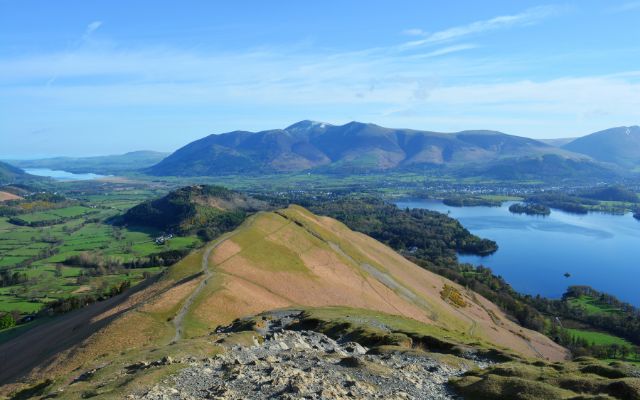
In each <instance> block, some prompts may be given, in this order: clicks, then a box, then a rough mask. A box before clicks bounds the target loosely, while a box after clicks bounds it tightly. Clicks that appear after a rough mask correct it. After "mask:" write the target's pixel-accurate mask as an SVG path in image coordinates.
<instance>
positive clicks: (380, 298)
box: [0, 206, 568, 398]
mask: <svg viewBox="0 0 640 400" xmlns="http://www.w3.org/2000/svg"><path fill="white" fill-rule="evenodd" d="M125 295H126V296H124V297H123V298H121V299H120V300H118V299H115V300H113V303H111V305H110V306H109V307H107V306H101V307H100V308H98V309H97V311H94V312H91V308H88V309H84V310H80V311H79V312H77V313H75V314H73V313H72V314H70V315H68V316H65V317H63V318H66V319H65V320H64V321H62V322H61V323H59V324H58V325H59V326H57V327H56V326H54V327H50V326H46V325H45V326H43V327H41V329H40V328H36V329H34V330H32V331H31V332H28V333H26V334H24V335H22V336H21V337H19V338H17V339H16V340H14V341H10V342H8V343H5V344H3V345H2V346H0V353H1V354H3V356H2V357H3V360H2V361H3V365H5V366H11V367H8V368H3V371H2V373H0V381H1V382H2V383H3V384H5V386H4V388H3V390H5V391H8V390H11V389H15V388H16V387H17V385H19V382H22V381H23V378H21V376H25V374H27V375H26V376H28V379H29V380H30V381H31V382H32V384H33V383H37V382H44V383H46V385H45V386H46V387H47V391H51V390H63V391H65V393H67V395H68V396H70V397H69V398H73V396H71V393H80V392H81V391H83V390H84V391H86V390H88V389H87V387H91V388H93V389H92V390H94V391H98V392H105V393H106V392H109V391H111V392H113V393H119V394H118V395H120V394H122V391H136V390H143V389H144V388H145V387H147V388H148V386H149V385H151V384H152V383H154V382H157V381H158V380H159V379H160V378H161V377H160V376H158V375H157V374H160V372H157V374H156V373H155V372H154V374H156V375H153V374H151V372H152V371H151V370H149V371H147V372H145V374H146V373H149V374H151V375H140V376H137V377H136V379H135V380H134V379H132V378H131V375H129V372H126V371H128V369H127V368H129V369H131V368H134V367H131V365H137V364H136V363H139V362H140V360H149V359H158V358H162V357H164V356H170V357H173V358H176V357H178V358H180V357H207V356H208V355H211V354H214V353H216V352H219V351H220V347H219V345H218V344H216V343H218V342H217V341H218V340H223V339H224V338H225V337H226V336H224V337H218V336H216V334H213V332H214V330H215V329H216V327H219V326H224V325H228V324H231V323H232V322H233V321H234V320H237V319H238V318H244V317H249V316H252V315H255V314H259V313H262V312H265V311H269V310H278V309H297V310H307V311H308V312H309V313H313V312H314V310H333V311H332V312H333V313H334V314H336V313H338V314H340V315H341V316H342V317H345V318H348V317H351V318H354V321H360V322H362V321H364V320H365V319H367V318H369V319H370V318H373V317H372V316H374V317H375V318H380V317H381V316H385V315H386V316H388V317H385V318H388V319H389V318H392V317H391V316H396V317H393V318H401V319H402V321H405V322H403V323H402V324H403V326H407V324H410V325H411V326H419V327H420V328H419V329H420V331H421V332H422V333H421V335H422V336H421V339H420V343H422V345H421V346H424V347H425V348H428V347H433V348H443V347H446V348H448V349H453V348H457V349H459V350H456V351H457V352H458V353H457V354H467V353H469V354H472V353H473V352H477V351H480V352H483V354H484V353H487V352H496V351H497V352H498V353H501V354H505V355H506V354H513V355H519V356H520V357H525V358H531V359H540V360H551V361H560V360H564V359H565V358H566V357H567V355H568V354H567V352H566V350H565V349H564V348H562V347H560V346H558V345H556V344H555V343H553V342H552V341H551V340H550V339H548V338H547V337H545V336H543V335H541V334H539V333H537V332H533V331H529V330H527V329H524V328H522V327H520V326H519V325H517V324H516V323H514V322H512V321H511V320H510V319H509V318H508V317H507V316H506V315H505V314H504V313H503V312H502V311H501V310H500V309H499V308H498V307H497V306H495V305H494V304H492V303H491V302H489V301H488V300H486V299H484V298H482V297H481V296H479V295H477V294H475V293H473V292H471V291H469V290H467V289H465V288H463V287H461V286H459V285H457V284H455V283H453V282H451V281H448V280H447V279H445V278H443V277H441V276H438V275H435V274H433V273H431V272H428V271H426V270H424V269H421V268H419V267H418V266H416V265H415V264H412V263H411V262H409V261H408V260H406V259H405V258H403V257H402V256H400V255H399V254H397V253H395V252H394V251H393V250H391V249H390V248H388V247H386V246H384V245H382V244H381V243H379V242H377V241H375V240H374V239H372V238H370V237H367V236H365V235H363V234H360V233H356V232H353V231H351V230H349V229H348V228H347V227H346V226H344V225H343V224H341V223H339V222H337V221H336V220H333V219H331V218H327V217H318V216H315V215H314V214H312V213H310V212H309V211H307V210H305V209H303V208H301V207H297V206H292V207H289V208H287V209H284V210H279V211H274V212H260V213H258V214H255V215H254V216H252V217H250V218H249V219H247V221H245V223H244V224H243V225H241V226H240V227H239V228H237V229H236V230H235V231H233V232H231V233H228V234H226V235H224V236H223V237H221V238H219V239H218V240H217V241H215V242H212V243H210V244H209V245H208V246H207V247H205V248H203V249H201V250H198V251H196V252H194V253H192V254H191V255H189V256H187V258H185V259H184V260H182V261H181V262H179V263H178V264H176V265H174V266H172V267H171V268H170V269H169V270H168V272H167V273H166V274H165V275H164V276H162V277H161V278H160V279H159V280H158V281H157V282H155V283H150V284H148V285H146V286H145V287H142V288H138V289H137V290H135V289H134V290H132V292H130V293H126V294H125ZM336 307H340V308H336ZM340 310H343V311H340ZM359 310H360V311H359ZM325 313H326V311H325ZM409 321H410V322H409ZM372 324H373V325H374V326H383V325H384V326H387V328H385V329H390V328H388V327H390V326H392V323H391V322H385V323H384V324H381V323H379V322H372V323H371V324H369V325H372ZM341 326H343V325H341ZM212 335H213V336H212ZM44 337H46V338H47V340H46V341H43V340H42V339H43V338H44ZM243 337H244V336H242V335H240V336H239V337H235V339H234V340H241V341H242V340H244V339H242V338H243ZM394 337H396V336H394ZM224 340H228V338H227V339H224ZM52 343H56V345H55V346H53V345H52ZM53 349H55V351H54V350H53ZM21 354H22V355H24V354H29V355H30V357H32V358H30V359H31V363H32V364H31V365H29V362H25V357H22V356H21ZM19 360H20V361H19ZM136 368H137V367H136ZM147 368H148V366H144V365H143V366H141V367H140V369H144V370H145V371H146V369H147ZM172 368H177V366H174V367H172ZM87 371H88V372H87ZM154 371H155V370H154ZM163 371H164V372H163V373H168V372H171V371H173V370H171V368H169V369H168V370H164V369H163ZM134 372H135V371H134ZM134 372H131V373H134ZM85 373H88V374H89V375H90V377H87V376H85V375H84V374H85ZM89 378H90V379H89ZM46 379H53V380H52V381H46ZM70 382H72V383H71V384H70ZM111 392H110V393H111ZM116 398H117V396H116Z"/></svg>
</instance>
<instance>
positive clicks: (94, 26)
mask: <svg viewBox="0 0 640 400" xmlns="http://www.w3.org/2000/svg"><path fill="white" fill-rule="evenodd" d="M101 26H102V21H93V22H92V23H90V24H89V25H87V29H85V31H84V37H89V36H91V35H92V34H93V32H95V31H97V30H98V28H100V27H101Z"/></svg>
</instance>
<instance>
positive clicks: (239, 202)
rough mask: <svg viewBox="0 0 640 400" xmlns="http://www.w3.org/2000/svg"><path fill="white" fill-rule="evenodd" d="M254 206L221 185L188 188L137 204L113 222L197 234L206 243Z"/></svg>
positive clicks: (233, 227)
mask: <svg viewBox="0 0 640 400" xmlns="http://www.w3.org/2000/svg"><path fill="white" fill-rule="evenodd" d="M257 207H258V204H257V202H255V201H252V199H249V198H246V197H245V196H243V195H241V194H240V193H238V192H235V191H232V190H229V189H226V188H223V187H220V186H210V185H199V186H188V187H184V188H181V189H178V190H175V191H173V192H170V193H169V194H167V195H166V196H164V197H161V198H159V199H155V200H150V201H146V202H144V203H142V204H139V205H137V206H135V207H133V208H131V209H130V210H129V211H127V212H126V213H125V215H124V216H123V217H122V219H121V220H120V221H116V222H117V223H118V224H121V225H124V224H127V225H142V226H151V227H155V228H158V229H161V230H163V231H166V232H177V233H181V234H187V233H194V232H197V233H198V234H200V235H201V236H203V238H204V239H205V240H209V239H211V238H214V237H216V236H218V235H219V234H220V233H222V232H227V231H229V230H233V229H235V228H236V227H237V226H238V225H240V224H241V223H242V221H244V219H245V218H246V216H247V212H251V211H254V210H255V209H256V208H257Z"/></svg>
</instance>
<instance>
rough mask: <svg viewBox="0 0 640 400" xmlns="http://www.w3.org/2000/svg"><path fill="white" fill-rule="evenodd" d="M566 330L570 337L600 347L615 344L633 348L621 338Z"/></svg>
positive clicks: (600, 333)
mask: <svg viewBox="0 0 640 400" xmlns="http://www.w3.org/2000/svg"><path fill="white" fill-rule="evenodd" d="M567 330H568V331H569V333H570V334H571V335H572V336H574V337H576V338H581V339H584V340H586V341H587V342H588V343H590V344H595V345H600V346H606V345H612V344H617V345H620V346H628V347H633V344H632V343H630V342H628V341H626V340H624V339H622V338H619V337H617V336H613V335H610V334H608V333H603V332H596V331H587V330H582V329H567Z"/></svg>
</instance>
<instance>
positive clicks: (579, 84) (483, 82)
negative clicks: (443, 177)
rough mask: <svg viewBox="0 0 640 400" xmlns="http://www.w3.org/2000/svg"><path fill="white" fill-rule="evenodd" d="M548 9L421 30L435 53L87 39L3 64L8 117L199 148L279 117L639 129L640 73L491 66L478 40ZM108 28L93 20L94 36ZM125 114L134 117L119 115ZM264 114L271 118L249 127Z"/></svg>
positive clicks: (16, 122)
mask: <svg viewBox="0 0 640 400" xmlns="http://www.w3.org/2000/svg"><path fill="white" fill-rule="evenodd" d="M552 10H554V9H553V8H551V9H546V8H545V9H530V10H526V11H524V12H522V13H519V14H514V15H510V16H509V15H508V16H501V17H495V18H491V19H488V20H484V21H477V22H474V23H471V24H469V25H464V26H459V27H453V28H449V29H445V30H442V31H439V32H435V33H432V34H425V33H424V32H419V34H420V35H422V38H421V40H423V41H424V40H426V41H428V43H429V46H424V47H423V46H420V45H415V46H414V47H411V48H410V49H407V50H398V46H400V45H401V43H398V44H395V45H394V44H391V45H389V46H387V47H379V48H374V49H370V48H367V49H360V50H354V51H351V52H340V51H332V50H327V49H318V48H314V47H305V46H304V45H300V46H288V47H287V46H283V47H262V48H259V49H249V50H242V51H240V50H238V51H234V52H220V51H204V50H197V49H189V50H185V49H180V48H173V47H160V46H146V47H138V48H134V47H131V46H118V45H117V44H113V45H109V46H102V45H100V44H99V43H95V42H94V41H87V42H84V43H82V44H80V45H78V46H77V47H73V48H69V49H67V50H66V51H61V52H57V53H49V54H39V55H30V56H29V55H25V56H22V57H16V56H8V55H7V56H4V57H2V56H0V110H2V112H3V113H4V114H5V115H10V116H11V118H10V119H11V121H10V123H11V126H12V127H13V126H15V127H21V128H22V127H23V126H24V125H25V124H33V125H34V126H33V127H32V128H30V129H29V131H31V130H35V129H38V128H40V127H42V126H47V127H51V128H50V129H51V131H50V132H49V131H47V135H48V134H54V133H58V132H60V131H64V130H66V128H67V127H68V126H69V125H70V124H74V123H75V124H77V126H78V128H77V131H83V132H84V131H86V130H91V129H87V128H86V127H92V128H95V129H96V131H98V130H99V129H102V130H103V131H102V133H103V134H106V133H105V132H106V131H107V130H109V131H116V130H118V131H120V132H121V135H122V137H123V140H124V139H128V137H127V135H129V136H135V135H134V133H135V131H134V130H133V128H132V127H131V126H130V124H134V123H136V119H135V118H140V120H139V121H141V120H144V121H143V122H138V123H139V124H142V125H139V126H142V127H143V128H144V129H148V130H149V131H150V132H151V131H155V130H156V129H161V130H162V129H164V130H165V131H167V130H168V129H169V128H167V127H166V126H168V125H170V124H174V126H175V129H176V130H177V131H180V132H186V131H187V130H188V128H184V126H186V125H187V124H193V125H192V126H193V135H194V137H197V136H198V135H201V134H203V133H204V132H203V131H202V130H201V129H203V128H202V126H206V127H207V128H206V129H209V127H212V126H215V127H219V126H220V125H219V124H221V123H220V121H228V125H226V126H225V128H231V129H234V128H250V127H251V126H246V125H244V124H251V123H257V122H251V121H258V120H261V121H267V119H268V118H272V119H274V120H275V119H276V118H280V117H278V116H277V115H278V113H280V114H279V115H285V114H286V118H288V119H292V118H295V117H296V116H299V117H301V118H314V119H323V116H325V117H327V119H329V120H330V121H329V122H341V119H346V120H350V119H361V120H368V121H373V122H377V123H380V124H386V125H390V126H410V127H415V128H421V127H422V128H428V129H450V130H454V129H465V128H478V127H486V128H493V129H502V130H506V131H512V132H513V133H521V134H532V132H533V131H534V130H536V129H539V128H540V127H546V128H547V129H548V128H549V127H550V126H561V125H562V124H564V126H569V125H571V124H579V123H581V122H582V121H586V120H589V119H591V120H594V119H598V120H601V121H603V122H602V124H603V125H604V126H603V127H606V125H609V124H610V125H611V126H613V124H614V123H615V124H621V123H620V121H624V122H627V121H628V120H629V119H634V118H635V119H636V120H639V119H640V96H638V93H640V71H619V73H617V74H615V75H612V74H609V75H597V76H583V77H571V76H567V77H555V78H545V79H536V80H533V79H531V80H527V79H523V78H522V77H523V76H529V74H528V73H527V72H530V71H531V70H526V69H525V68H531V65H532V64H535V63H544V62H545V61H548V60H540V59H538V58H536V59H532V58H531V57H529V58H526V57H523V58H516V56H515V55H511V56H506V55H502V56H500V57H498V56H491V57H490V56H488V55H487V54H486V52H482V50H484V46H482V43H481V42H479V40H480V38H474V39H473V41H474V43H470V41H471V38H472V36H473V35H477V34H480V33H482V32H488V31H491V30H498V29H506V28H509V27H516V26H524V25H527V24H532V23H537V22H539V21H541V20H542V19H543V18H546V17H549V16H550V15H553V13H554V11H552ZM100 28H101V23H100V22H99V21H95V22H93V23H91V24H89V25H88V26H87V27H86V29H85V31H84V35H92V34H94V33H95V32H96V30H97V29H100ZM81 32H82V31H81ZM414 33H416V32H414ZM405 40H406V39H405ZM475 42H478V43H480V44H476V43H475ZM425 43H427V42H425ZM473 49H478V51H471V50H473ZM454 55H455V56H454ZM523 71H524V72H523ZM51 76H54V77H56V78H58V77H59V79H58V81H57V83H56V85H50V86H48V87H46V86H43V84H42V82H45V81H46V80H47V79H49V78H50V77H51ZM54 79H55V78H54ZM34 109H35V110H38V113H35V115H34V113H33V110H34ZM194 110H195V111H194ZM295 110H297V112H298V114H294V113H295V112H296V111H295ZM139 111H140V112H139ZM128 112H131V113H133V112H135V113H136V116H134V117H129V119H128V120H127V119H125V118H124V117H122V116H123V115H126V114H127V113H128ZM174 113H175V114H176V115H178V117H175V118H173V114H174ZM197 113H200V114H197ZM257 113H262V115H261V116H260V117H255V118H247V115H252V116H254V114H257ZM194 114H197V115H195V117H194ZM52 115H53V116H52ZM70 115H73V116H74V117H75V118H73V117H70ZM115 115H117V116H118V118H114V116H115ZM140 115H143V116H144V118H141V117H140ZM148 115H153V116H154V118H147V116H148ZM239 115H241V117H238V116H239ZM32 116H33V117H34V118H32ZM58 116H59V117H58ZM121 117H122V121H118V122H114V120H115V119H120V118H121ZM56 118H58V120H56ZM162 118H165V119H164V120H161V119H162ZM261 118H262V119H261ZM6 120H7V118H4V120H3V121H2V122H3V123H4V124H5V125H8V124H7V122H6ZM156 120H157V121H156ZM24 121H27V122H24ZM96 121H104V124H100V123H97V122H96ZM194 121H195V122H194ZM198 121H204V122H202V123H201V124H198ZM212 121H215V122H212ZM239 121H240V122H239ZM269 121H271V120H269ZM289 122H290V121H289ZM629 122H631V121H629ZM154 123H155V124H156V125H154ZM240 123H242V124H243V125H242V126H240V125H239V124H240ZM261 123H264V122H261ZM112 124H113V125H112ZM605 124H606V125H605ZM97 125H101V126H99V127H97ZM102 125H104V126H102ZM274 126H278V125H272V126H271V127H274ZM523 126H525V127H526V128H525V129H528V130H523V128H522V127H523ZM590 126H591V125H590ZM267 127H269V126H261V128H267ZM442 127H445V128H442ZM172 129H173V127H172ZM220 129H223V128H220ZM594 130H595V129H594ZM216 131H220V130H218V129H217V128H216ZM545 132H546V131H545ZM555 132H557V131H555ZM552 134H553V132H552ZM16 135H17V134H16ZM167 136H172V137H173V138H174V139H173V140H176V141H181V140H186V139H184V138H182V137H181V136H180V135H168V134H167ZM167 140H170V139H167ZM124 141H126V140H124Z"/></svg>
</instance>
